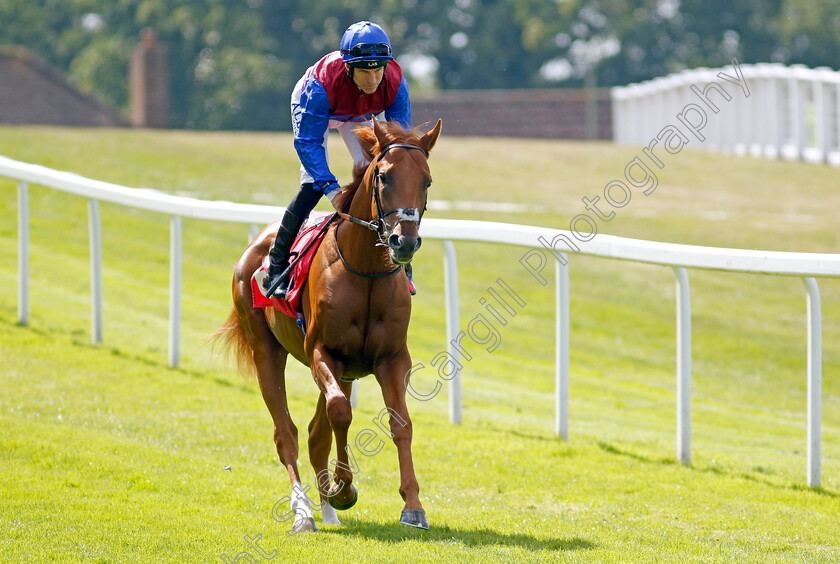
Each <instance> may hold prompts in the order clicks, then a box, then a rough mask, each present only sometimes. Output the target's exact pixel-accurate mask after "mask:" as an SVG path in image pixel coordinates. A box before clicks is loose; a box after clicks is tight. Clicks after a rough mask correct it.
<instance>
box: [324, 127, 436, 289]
mask: <svg viewBox="0 0 840 564" xmlns="http://www.w3.org/2000/svg"><path fill="white" fill-rule="evenodd" d="M399 148H402V149H409V150H412V149H414V150H417V151H420V152H421V153H423V156H424V157H427V158H428V154H427V153H426V150H425V149H423V148H422V147H419V146H417V145H411V144H408V143H394V144H392V145H388V146H387V147H385V148H384V149H382V151H380V153H379V154H378V155H377V156H376V159H374V161H373V179H372V180H371V187H370V191H371V196H370V197H371V201H372V202H374V203H375V204H376V217H374V218H373V219H372V220H370V221H366V220H364V219H359V218H358V217H354V216H352V215H350V214H347V213H344V212H337V214H336V215H338V216H339V217H340V218H342V219H345V220H347V221H349V222H351V223H355V224H356V225H361V226H362V227H366V228H368V229H370V230H371V231H376V234H377V238H378V239H379V240H378V241H377V242H376V246H377V247H388V243H387V239H388V237H389V236H390V234H391V231H393V229H395V228H396V226H397V225H398V224H400V223H403V222H410V223H414V224H416V225H417V227H420V219H421V218H422V216H423V212H421V211H420V210H418V209H417V208H393V209H390V210H388V211H383V208H382V198H381V197H380V196H379V182H380V177H379V161H381V160H382V158H383V157H384V156H385V154H386V153H387V152H388V151H390V150H391V149H399ZM424 211H425V210H424ZM393 214H396V215H397V220H396V221H395V222H394V226H393V227H392V228H391V229H390V230H389V229H388V222H387V221H386V220H385V218H387V217H388V216H389V215H393ZM333 235H334V236H335V250H336V252H337V253H338V258H340V259H341V262H342V263H343V264H344V266H345V268H347V270H349V271H350V272H352V273H353V274H357V275H359V276H364V277H366V278H379V277H381V276H390V275H392V274H396V273H397V272H399V271H400V270H401V269H402V267H403V266H402V265H399V266H397V267H395V268H393V269H391V270H388V271H385V272H374V273H367V272H362V271H360V270H356V269H355V268H353V267H352V266H350V265H349V264H347V261H346V260H345V259H344V256H343V255H342V254H341V250H340V249H339V248H338V229H335V230H334V231H333Z"/></svg>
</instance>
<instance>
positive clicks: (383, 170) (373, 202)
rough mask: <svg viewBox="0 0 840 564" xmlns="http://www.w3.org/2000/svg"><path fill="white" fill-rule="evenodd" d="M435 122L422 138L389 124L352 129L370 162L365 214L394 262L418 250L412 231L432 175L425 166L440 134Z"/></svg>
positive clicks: (423, 207)
mask: <svg viewBox="0 0 840 564" xmlns="http://www.w3.org/2000/svg"><path fill="white" fill-rule="evenodd" d="M440 128H441V121H440V120H438V122H437V124H436V125H435V127H434V128H433V129H432V130H431V131H429V132H428V133H426V134H425V135H423V136H419V135H418V134H416V133H413V132H408V131H405V130H403V129H402V128H400V127H398V126H396V125H395V124H384V125H380V124H379V123H378V122H377V121H376V120H374V122H373V129H372V130H370V129H368V130H357V133H358V135H359V141H360V143H361V145H362V148H363V149H364V151H365V152H366V153H367V155H368V158H370V160H371V163H370V165H369V166H368V169H367V172H366V173H365V178H364V180H365V183H366V184H367V185H368V186H369V187H370V195H371V197H370V214H371V217H372V218H374V219H375V220H376V221H378V222H379V229H380V233H379V234H380V238H381V239H382V240H383V241H385V242H387V245H388V252H389V256H390V258H391V260H392V261H393V262H394V263H395V264H405V263H407V262H410V261H411V259H412V258H413V257H414V253H415V252H416V251H417V249H419V248H420V244H421V238H420V235H419V231H418V228H419V226H420V219H421V218H422V216H423V212H425V210H426V198H427V190H428V189H429V186H430V185H431V184H432V176H431V173H430V172H429V164H428V162H427V159H428V156H429V152H430V151H431V150H432V147H434V145H435V142H436V141H437V138H438V135H440Z"/></svg>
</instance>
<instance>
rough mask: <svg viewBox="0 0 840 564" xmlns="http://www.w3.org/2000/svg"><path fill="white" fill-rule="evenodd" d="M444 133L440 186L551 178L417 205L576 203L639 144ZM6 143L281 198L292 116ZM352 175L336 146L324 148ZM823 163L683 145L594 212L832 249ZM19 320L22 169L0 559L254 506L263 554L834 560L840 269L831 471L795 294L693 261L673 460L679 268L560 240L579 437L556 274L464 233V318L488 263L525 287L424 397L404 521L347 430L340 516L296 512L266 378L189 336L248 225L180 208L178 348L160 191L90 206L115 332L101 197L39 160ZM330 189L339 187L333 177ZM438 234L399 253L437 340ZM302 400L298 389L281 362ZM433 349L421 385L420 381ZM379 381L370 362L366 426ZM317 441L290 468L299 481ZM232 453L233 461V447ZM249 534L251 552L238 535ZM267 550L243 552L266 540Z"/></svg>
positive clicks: (10, 232) (168, 535)
mask: <svg viewBox="0 0 840 564" xmlns="http://www.w3.org/2000/svg"><path fill="white" fill-rule="evenodd" d="M445 127H446V124H444V136H443V137H442V138H441V140H440V142H439V145H438V147H437V148H436V150H435V151H434V153H433V156H432V160H431V166H432V172H433V175H434V178H435V184H434V186H433V188H432V193H431V196H430V197H431V198H432V199H435V200H450V201H455V200H467V201H469V200H472V201H478V200H491V201H504V202H517V203H524V204H529V205H532V206H535V207H538V208H540V207H541V208H542V209H541V210H540V211H539V212H534V213H531V214H528V215H522V214H513V213H489V212H483V213H478V212H466V211H452V212H446V213H441V212H433V214H432V215H433V216H435V217H448V218H455V219H457V218H469V219H485V220H495V221H509V222H514V223H529V224H535V225H545V226H550V227H557V228H567V226H568V223H569V220H570V219H571V217H573V216H574V215H576V214H578V213H582V212H584V211H585V210H584V207H583V204H582V203H581V198H582V197H583V196H589V197H590V198H591V197H592V196H594V195H597V194H599V193H601V190H602V189H603V186H604V185H605V184H606V183H607V182H609V181H610V180H612V179H614V178H617V177H620V176H621V175H622V174H623V170H624V166H625V164H626V163H627V162H628V161H629V160H630V159H632V158H633V156H635V154H636V150H635V149H634V148H632V147H617V146H613V145H610V144H595V143H592V144H582V143H579V144H575V143H565V142H550V141H526V140H509V139H492V140H479V139H459V138H447V137H446V136H445ZM0 154H2V155H6V156H9V157H11V158H16V159H19V160H23V161H27V162H33V163H38V164H43V165H45V166H49V167H53V168H57V169H62V170H71V171H73V172H76V173H79V174H82V175H85V176H89V177H92V178H96V179H100V180H107V181H111V182H116V183H120V184H124V185H128V186H137V187H153V188H157V189H160V190H164V191H167V192H172V193H178V194H189V195H193V196H196V197H203V198H211V199H228V200H234V201H242V202H256V203H269V204H278V205H285V204H286V203H287V201H288V199H289V198H290V197H291V196H292V194H293V193H294V190H295V188H296V184H297V182H296V181H297V167H298V164H297V161H296V159H295V156H294V154H293V151H292V149H291V140H290V138H289V137H288V136H287V135H282V134H279V135H276V134H246V133H235V134H234V133H214V134H208V133H204V134H198V133H184V132H152V131H128V130H126V131H109V130H79V129H51V128H0ZM332 154H333V155H334V157H333V160H334V162H335V163H336V169H337V171H338V172H339V176H340V178H342V179H346V178H347V173H348V171H347V167H346V166H343V164H344V163H343V162H342V161H343V154H344V153H343V148H341V147H339V146H338V145H336V147H334V150H333V151H332ZM836 175H837V171H836V169H831V168H828V167H819V166H809V165H803V164H799V163H785V162H773V161H765V160H754V159H744V158H737V157H732V156H724V155H713V154H706V153H700V152H689V151H684V152H683V153H681V154H679V155H675V156H671V157H670V160H668V161H667V162H666V168H665V169H664V170H663V171H662V172H661V174H660V176H659V187H658V188H657V190H656V191H655V192H654V193H653V194H652V195H650V196H648V197H644V196H642V195H641V194H634V196H633V200H632V201H631V203H630V204H629V205H628V206H627V207H625V208H622V209H620V210H617V212H616V213H617V215H616V218H615V219H614V220H613V221H611V222H610V223H608V224H604V223H601V224H600V225H599V227H601V228H602V231H603V232H606V233H611V234H615V235H622V236H630V237H639V238H644V239H652V240H661V241H674V242H681V243H689V244H703V245H715V246H727V247H740V248H761V249H768V250H785V251H812V252H837V249H838V243H840V233H838V230H837V222H836V213H834V210H836V209H837V208H838V206H840V193H838V191H837V189H836V188H837V187H836ZM30 208H31V220H30V221H31V225H30V231H31V260H32V264H31V286H30V300H31V311H30V323H29V326H28V327H22V326H20V325H18V324H17V245H16V229H17V228H16V220H15V217H16V191H15V183H14V182H12V181H8V180H5V179H0V358H1V359H2V368H0V390H2V394H0V468H2V471H0V500H2V502H0V561H8V562H49V561H62V562H79V561H93V562H170V561H172V562H176V561H177V562H202V561H207V562H211V561H216V562H219V561H221V560H220V555H222V554H227V555H228V556H230V557H231V558H233V557H235V556H236V555H237V554H238V553H240V552H242V551H245V550H246V548H247V546H246V540H245V539H244V537H245V536H246V535H247V536H249V537H251V538H256V536H257V535H261V538H260V540H259V544H260V546H261V547H262V548H263V549H264V550H265V551H266V552H267V553H269V554H270V553H272V551H275V550H276V551H277V553H276V555H275V558H274V561H283V562H312V561H317V560H330V561H349V562H396V561H412V562H435V563H439V562H456V561H457V562H461V561H475V562H496V561H499V560H501V561H511V562H555V561H569V562H692V561H693V562H836V561H838V560H840V541H838V539H840V520H838V515H840V380H838V373H840V348H838V346H837V343H838V342H840V283H838V281H836V280H826V279H823V280H820V288H821V292H822V301H823V312H822V313H823V330H824V336H823V360H824V366H823V418H822V420H823V443H822V449H823V452H822V455H823V456H822V481H823V485H822V487H821V488H819V489H816V490H812V489H809V488H808V487H807V485H806V476H805V463H806V461H805V448H806V441H805V435H806V430H805V410H806V398H805V392H806V382H805V359H806V354H805V353H806V351H805V345H806V342H805V335H806V327H805V294H804V289H803V287H802V283H801V282H800V281H799V280H797V279H795V278H786V277H762V276H751V275H745V274H726V273H715V272H704V271H690V276H691V290H692V317H693V382H692V392H693V404H692V410H693V411H692V464H691V465H690V466H683V465H680V464H678V463H677V461H676V454H675V451H676V447H675V377H674V373H675V329H674V317H675V312H674V300H675V296H674V280H673V275H672V273H671V270H670V269H669V268H664V267H657V266H650V265H639V264H633V263H624V262H619V261H608V260H602V259H595V258H591V257H586V256H573V257H571V263H570V264H571V271H570V272H571V329H572V334H571V405H570V409H571V417H570V440H569V442H568V443H564V442H562V441H560V440H558V439H556V438H555V437H554V436H553V417H554V416H553V413H554V408H553V389H554V368H553V362H554V347H553V340H554V295H553V288H552V287H551V286H549V287H546V288H543V287H541V286H539V285H538V284H536V283H535V281H534V280H533V279H532V278H531V277H530V275H528V274H527V273H526V272H525V271H524V270H523V269H522V268H521V267H520V265H519V263H518V259H519V258H520V257H521V256H522V254H523V253H524V252H525V249H522V248H518V247H513V246H498V245H497V246H488V245H480V244H473V243H456V250H457V253H458V258H459V276H460V287H461V298H460V299H461V319H462V324H465V323H466V322H467V321H468V320H469V319H471V318H472V317H474V316H475V315H476V314H478V313H482V312H483V311H484V309H483V307H482V306H481V305H480V303H479V299H480V298H481V297H482V296H484V295H485V294H486V288H487V287H488V286H490V285H491V284H494V281H495V280H496V279H497V278H499V277H501V278H503V279H504V280H505V281H506V282H507V283H508V284H510V285H511V287H513V288H514V289H515V290H516V291H517V293H519V294H520V295H521V296H522V297H523V298H524V299H525V301H526V306H525V307H524V308H522V310H520V311H519V313H518V314H517V315H516V317H515V318H513V319H511V320H510V323H509V324H508V325H507V326H505V327H503V328H501V330H500V336H501V345H500V346H499V348H498V349H497V350H495V351H494V352H492V353H488V352H486V351H483V350H482V349H481V348H480V347H479V346H478V345H475V344H474V343H472V342H471V341H469V342H467V343H466V345H465V346H469V349H470V352H471V353H472V355H473V359H472V360H471V361H469V362H468V363H466V366H465V369H464V373H463V396H464V407H463V419H464V423H463V424H462V425H460V426H455V425H450V424H449V423H448V422H447V421H448V406H447V397H446V392H445V390H444V392H442V393H441V394H439V395H438V396H437V397H435V398H434V399H432V400H431V401H428V402H418V401H414V400H411V401H410V404H409V408H410V409H411V410H412V416H413V419H414V429H415V443H414V453H415V463H416V467H417V473H418V479H419V481H420V486H421V499H422V500H423V503H424V505H425V507H426V510H427V513H428V517H429V520H430V524H431V527H432V528H431V530H429V531H425V532H424V531H418V530H413V529H409V528H406V527H403V526H400V525H398V524H397V520H398V517H399V512H400V509H401V508H402V501H401V499H400V497H399V494H398V491H397V490H398V466H397V462H396V456H395V449H394V447H393V446H392V445H388V446H387V447H386V448H385V450H384V451H383V452H382V453H380V454H379V455H376V456H373V457H370V458H361V459H359V460H358V462H359V465H360V472H359V473H358V475H357V477H356V483H357V485H358V487H359V490H360V499H359V503H358V505H357V506H356V507H354V508H353V509H351V510H350V511H348V512H346V513H343V514H341V515H340V517H341V518H342V520H343V522H344V525H343V526H342V527H332V526H324V527H323V528H322V529H323V531H324V533H323V534H318V535H295V536H289V535H287V534H286V530H287V528H288V527H287V524H281V523H277V522H275V521H274V520H272V519H271V510H272V507H273V506H274V504H275V503H276V502H277V501H278V500H279V499H280V498H281V497H283V496H285V495H287V494H288V493H289V487H288V480H287V478H286V474H285V471H284V470H283V469H282V468H281V467H280V465H279V462H278V460H277V455H276V453H275V452H274V449H273V444H272V440H271V436H272V424H271V419H270V417H269V415H268V411H267V410H266V409H265V407H264V405H263V403H262V399H261V397H260V394H259V391H258V389H257V386H256V384H255V383H254V382H248V381H243V380H242V379H240V378H239V377H238V376H237V375H236V374H235V373H234V372H233V370H232V368H231V367H230V366H229V365H228V364H226V363H225V361H224V359H223V358H222V357H221V356H220V355H218V354H214V352H213V351H212V350H211V348H210V347H209V346H206V345H205V340H206V338H207V335H208V334H209V333H211V332H212V331H213V330H214V329H215V328H216V327H217V326H218V325H219V324H221V322H222V321H223V320H224V318H225V316H226V315H227V312H228V309H229V302H230V278H231V275H232V266H233V264H234V263H235V262H236V260H237V258H238V256H239V254H240V253H241V251H242V250H243V248H244V245H245V243H246V239H247V227H246V226H243V225H239V224H225V223H211V222H204V221H198V220H185V221H184V225H183V232H184V260H185V265H184V290H185V295H184V300H183V322H182V347H181V349H182V360H181V366H180V368H178V369H169V368H167V366H166V364H167V350H166V347H167V331H168V276H169V257H168V238H169V222H168V218H167V217H164V216H160V215H157V214H153V213H148V212H141V211H133V210H128V209H125V208H122V207H120V206H116V205H111V204H103V205H102V206H101V211H100V213H101V217H102V232H103V235H104V243H103V257H104V261H103V262H104V318H105V344H103V345H99V346H92V345H91V344H90V319H89V315H90V298H89V272H88V268H89V266H88V239H87V204H86V202H85V201H84V200H83V199H82V198H77V197H73V196H69V195H65V194H61V193H59V192H56V191H52V190H49V189H46V188H44V187H40V186H32V187H30ZM321 208H323V209H327V207H326V204H325V203H324V204H321ZM442 261H443V255H442V247H441V244H440V243H439V242H436V241H428V242H426V244H425V245H424V247H423V250H422V251H421V252H420V253H419V255H418V257H417V260H416V262H415V278H416V280H417V281H418V284H419V286H420V293H419V294H418V295H417V296H416V298H415V300H414V313H413V315H414V319H413V322H412V327H411V333H410V341H411V343H410V344H411V349H412V354H413V358H414V361H415V362H423V363H424V364H426V365H427V366H428V365H429V364H430V362H431V359H432V358H433V357H434V355H435V354H436V353H438V352H439V351H441V350H443V349H444V348H445V327H444V309H443V274H442ZM290 364H291V367H290V370H289V375H288V381H289V390H290V410H291V412H292V416H293V418H294V419H295V421H296V423H297V425H298V428H299V429H300V430H301V433H300V442H301V444H302V445H305V443H306V440H305V429H306V425H307V423H308V421H309V418H310V417H311V413H312V412H313V409H314V402H315V399H316V392H317V390H316V388H315V386H314V384H313V383H312V381H311V377H310V376H309V374H308V372H307V371H306V370H305V369H304V368H303V367H301V366H298V365H296V364H293V363H290ZM433 384H434V375H433V373H432V371H431V369H428V370H426V371H423V372H421V373H419V374H418V375H417V378H416V383H415V386H416V387H418V389H425V390H430V389H431V388H432V386H433ZM381 407H382V400H381V397H380V395H379V393H378V389H377V386H376V384H375V382H374V381H373V380H372V379H371V380H364V381H362V382H361V385H360V402H359V407H358V409H357V410H356V412H355V421H354V424H353V427H352V428H351V437H352V436H353V434H354V433H355V432H357V431H359V430H361V429H363V428H366V427H367V428H370V427H371V425H372V424H371V420H372V418H373V417H374V416H376V414H377V413H378V412H379V410H380V409H381ZM307 458H308V457H307V456H306V453H305V448H304V452H303V455H302V457H301V462H300V464H301V469H302V475H303V476H304V479H305V481H306V482H307V483H309V484H313V485H314V477H313V475H312V470H311V468H310V467H309V464H308V461H307ZM225 466H229V467H230V468H231V469H230V470H229V471H228V470H225V469H224V467H225ZM251 554H254V555H255V553H254V552H253V551H252V552H251ZM254 557H255V558H256V555H255V556H254Z"/></svg>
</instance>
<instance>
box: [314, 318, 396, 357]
mask: <svg viewBox="0 0 840 564" xmlns="http://www.w3.org/2000/svg"><path fill="white" fill-rule="evenodd" d="M407 331H408V315H407V314H403V315H400V313H399V312H398V311H394V310H393V309H390V308H381V307H372V308H369V309H367V310H364V311H356V312H348V311H345V312H343V313H340V312H335V316H334V317H333V319H332V322H330V323H329V324H327V325H326V326H325V327H323V330H322V338H323V340H324V344H325V345H326V346H327V347H328V348H330V349H331V350H333V351H336V352H338V353H340V354H341V355H342V356H344V357H345V358H347V359H351V358H354V359H360V360H361V359H364V360H371V361H372V360H374V359H376V358H379V357H382V356H388V355H390V354H394V353H395V352H397V351H399V350H401V349H402V348H403V347H404V346H405V341H406V334H407Z"/></svg>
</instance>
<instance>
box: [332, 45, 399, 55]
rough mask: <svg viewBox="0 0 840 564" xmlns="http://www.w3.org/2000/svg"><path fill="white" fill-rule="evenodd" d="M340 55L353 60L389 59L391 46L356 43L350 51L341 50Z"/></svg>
mask: <svg viewBox="0 0 840 564" xmlns="http://www.w3.org/2000/svg"><path fill="white" fill-rule="evenodd" d="M341 54H342V55H350V56H351V57H353V58H354V59H360V58H365V57H390V56H391V46H390V45H388V44H387V43H357V44H356V45H353V46H352V47H351V48H350V49H342V50H341Z"/></svg>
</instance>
